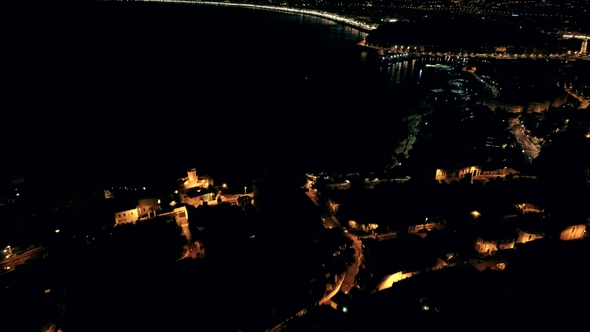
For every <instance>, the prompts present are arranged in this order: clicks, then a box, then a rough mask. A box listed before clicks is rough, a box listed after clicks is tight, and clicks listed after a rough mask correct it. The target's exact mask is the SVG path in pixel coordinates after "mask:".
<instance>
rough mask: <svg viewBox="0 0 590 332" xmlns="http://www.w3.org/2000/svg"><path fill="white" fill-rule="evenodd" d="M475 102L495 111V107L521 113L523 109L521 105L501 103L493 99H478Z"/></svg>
mask: <svg viewBox="0 0 590 332" xmlns="http://www.w3.org/2000/svg"><path fill="white" fill-rule="evenodd" d="M477 103H478V104H480V105H483V106H487V107H488V108H489V109H491V110H492V111H496V109H497V108H500V109H505V110H506V111H508V112H510V113H522V111H523V110H524V107H523V106H520V105H511V104H506V103H501V102H498V101H495V100H480V101H478V102H477Z"/></svg>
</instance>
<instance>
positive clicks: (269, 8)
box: [138, 0, 377, 34]
mask: <svg viewBox="0 0 590 332" xmlns="http://www.w3.org/2000/svg"><path fill="white" fill-rule="evenodd" d="M138 1H139V2H162V3H184V4H194V5H204V6H217V7H237V8H243V9H255V10H262V11H274V12H279V13H287V14H302V15H309V16H315V17H319V18H323V19H326V20H330V21H332V22H335V23H337V24H342V25H345V26H349V27H351V28H354V29H357V30H358V31H360V32H363V33H367V34H368V33H370V32H371V31H373V30H375V29H377V27H373V26H369V25H368V24H366V23H363V22H359V23H356V24H355V23H354V22H347V21H350V19H348V18H344V17H340V16H338V14H334V13H328V12H319V11H318V12H316V11H314V10H310V9H297V8H292V7H281V6H264V5H252V4H245V3H232V2H214V1H187V0H138ZM363 25H365V26H363Z"/></svg>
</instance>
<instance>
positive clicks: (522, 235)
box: [516, 230, 543, 243]
mask: <svg viewBox="0 0 590 332" xmlns="http://www.w3.org/2000/svg"><path fill="white" fill-rule="evenodd" d="M542 238H543V236H542V235H541V234H536V233H533V232H527V231H523V230H520V231H519V232H518V239H517V240H516V243H527V242H530V241H534V240H538V239H542Z"/></svg>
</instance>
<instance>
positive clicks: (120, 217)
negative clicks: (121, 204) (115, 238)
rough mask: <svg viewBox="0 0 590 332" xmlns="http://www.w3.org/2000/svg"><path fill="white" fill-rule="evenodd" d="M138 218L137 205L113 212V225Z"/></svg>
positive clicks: (132, 221)
mask: <svg viewBox="0 0 590 332" xmlns="http://www.w3.org/2000/svg"><path fill="white" fill-rule="evenodd" d="M137 220H139V211H138V209H137V207H134V208H129V209H127V210H123V211H119V212H116V213H115V225H120V224H126V223H135V222H136V221H137Z"/></svg>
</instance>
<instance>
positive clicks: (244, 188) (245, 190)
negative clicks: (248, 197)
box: [244, 186, 248, 195]
mask: <svg viewBox="0 0 590 332" xmlns="http://www.w3.org/2000/svg"><path fill="white" fill-rule="evenodd" d="M247 188H248V187H246V186H244V195H245V194H247V192H246V189H247Z"/></svg>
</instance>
